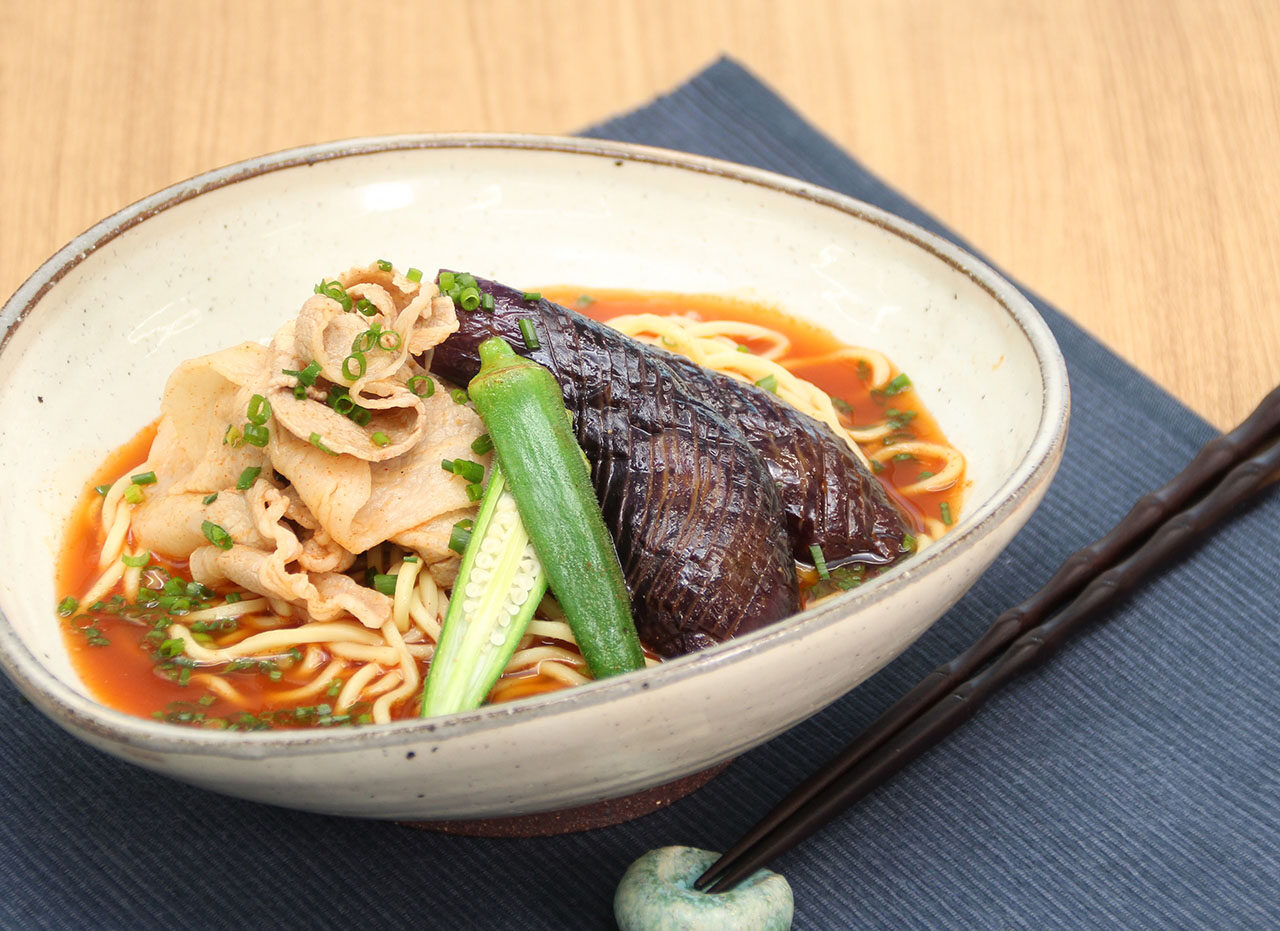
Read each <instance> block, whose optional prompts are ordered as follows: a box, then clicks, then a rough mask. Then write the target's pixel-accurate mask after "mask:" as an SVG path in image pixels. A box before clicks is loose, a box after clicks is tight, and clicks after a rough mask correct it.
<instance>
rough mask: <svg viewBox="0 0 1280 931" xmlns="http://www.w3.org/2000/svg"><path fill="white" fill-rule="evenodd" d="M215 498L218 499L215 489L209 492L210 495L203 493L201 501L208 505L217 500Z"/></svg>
mask: <svg viewBox="0 0 1280 931" xmlns="http://www.w3.org/2000/svg"><path fill="white" fill-rule="evenodd" d="M217 500H218V493H217V492H216V491H215V492H214V493H213V494H211V495H205V496H204V501H203V502H202V503H203V504H204V505H206V506H208V505H210V504H213V502H215V501H217Z"/></svg>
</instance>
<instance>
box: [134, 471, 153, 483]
mask: <svg viewBox="0 0 1280 931" xmlns="http://www.w3.org/2000/svg"><path fill="white" fill-rule="evenodd" d="M129 481H131V482H133V484H135V485H154V484H155V483H156V474H155V473H154V472H139V473H138V474H137V475H131V476H129Z"/></svg>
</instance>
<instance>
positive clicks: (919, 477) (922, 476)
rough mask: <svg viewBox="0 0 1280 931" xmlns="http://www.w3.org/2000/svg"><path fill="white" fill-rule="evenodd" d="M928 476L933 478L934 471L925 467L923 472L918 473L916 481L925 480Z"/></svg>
mask: <svg viewBox="0 0 1280 931" xmlns="http://www.w3.org/2000/svg"><path fill="white" fill-rule="evenodd" d="M926 478H933V473H932V472H930V471H929V470H928V469H925V470H924V471H923V472H921V473H920V474H919V475H917V476H916V481H917V482H923V481H924V480H925V479H926Z"/></svg>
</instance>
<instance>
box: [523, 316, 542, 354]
mask: <svg viewBox="0 0 1280 931" xmlns="http://www.w3.org/2000/svg"><path fill="white" fill-rule="evenodd" d="M520 335H521V336H523V337H524V344H525V345H526V346H527V347H529V348H530V349H537V348H538V347H539V346H540V345H541V343H539V342H538V331H537V330H535V329H534V328H533V321H532V320H530V319H529V318H528V317H521V318H520Z"/></svg>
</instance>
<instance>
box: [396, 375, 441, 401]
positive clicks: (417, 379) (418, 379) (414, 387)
mask: <svg viewBox="0 0 1280 931" xmlns="http://www.w3.org/2000/svg"><path fill="white" fill-rule="evenodd" d="M404 386H405V387H406V388H408V389H409V390H410V391H411V392H413V393H414V394H416V395H417V396H418V397H420V398H429V397H431V396H432V395H433V394H435V393H436V383H435V382H434V381H432V380H431V379H430V378H428V377H427V376H425V375H414V376H413V377H412V378H410V379H409V380H408V381H407V382H405V383H404Z"/></svg>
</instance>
